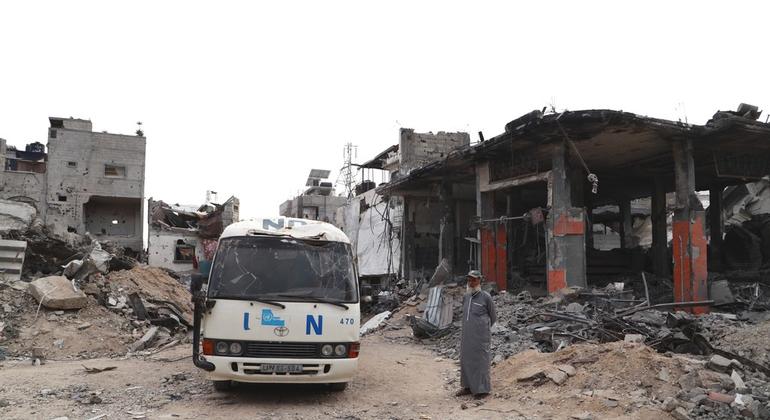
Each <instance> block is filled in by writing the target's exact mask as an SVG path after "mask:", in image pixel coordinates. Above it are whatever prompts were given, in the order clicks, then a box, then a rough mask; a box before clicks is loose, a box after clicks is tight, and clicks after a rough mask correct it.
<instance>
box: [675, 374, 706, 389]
mask: <svg viewBox="0 0 770 420" xmlns="http://www.w3.org/2000/svg"><path fill="white" fill-rule="evenodd" d="M677 382H678V383H679V386H680V387H682V389H683V390H689V389H693V388H700V387H702V386H703V383H702V382H701V380H700V377H699V376H698V373H697V372H690V373H685V374H684V375H682V376H680V377H679V380H678V381H677Z"/></svg>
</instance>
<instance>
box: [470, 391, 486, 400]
mask: <svg viewBox="0 0 770 420" xmlns="http://www.w3.org/2000/svg"><path fill="white" fill-rule="evenodd" d="M488 396H489V393H487V392H484V393H481V394H473V398H475V399H477V400H483V399H484V398H486V397H488Z"/></svg>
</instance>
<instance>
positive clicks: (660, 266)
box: [651, 177, 671, 277]
mask: <svg viewBox="0 0 770 420" xmlns="http://www.w3.org/2000/svg"><path fill="white" fill-rule="evenodd" d="M651 213H652V214H651V216H652V267H653V272H654V273H655V275H658V276H666V277H667V276H669V275H670V274H671V271H670V270H671V268H670V267H669V258H668V220H667V217H668V212H667V211H666V187H665V185H664V183H663V179H661V178H659V177H656V178H655V180H654V183H653V191H652V212H651Z"/></svg>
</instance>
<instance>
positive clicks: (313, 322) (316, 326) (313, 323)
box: [305, 315, 324, 335]
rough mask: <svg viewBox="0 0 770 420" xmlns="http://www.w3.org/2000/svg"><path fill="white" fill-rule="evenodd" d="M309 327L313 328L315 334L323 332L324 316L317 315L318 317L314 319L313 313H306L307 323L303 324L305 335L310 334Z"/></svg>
mask: <svg viewBox="0 0 770 420" xmlns="http://www.w3.org/2000/svg"><path fill="white" fill-rule="evenodd" d="M311 328H312V329H313V332H314V333H315V335H321V334H323V329H324V316H323V315H318V319H316V318H315V317H314V316H313V315H308V316H307V324H305V335H310V329H311Z"/></svg>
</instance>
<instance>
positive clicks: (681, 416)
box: [671, 407, 690, 420]
mask: <svg viewBox="0 0 770 420" xmlns="http://www.w3.org/2000/svg"><path fill="white" fill-rule="evenodd" d="M671 417H673V418H675V419H677V420H690V416H688V415H687V410H685V409H684V408H683V407H677V409H676V410H674V411H672V412H671Z"/></svg>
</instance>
